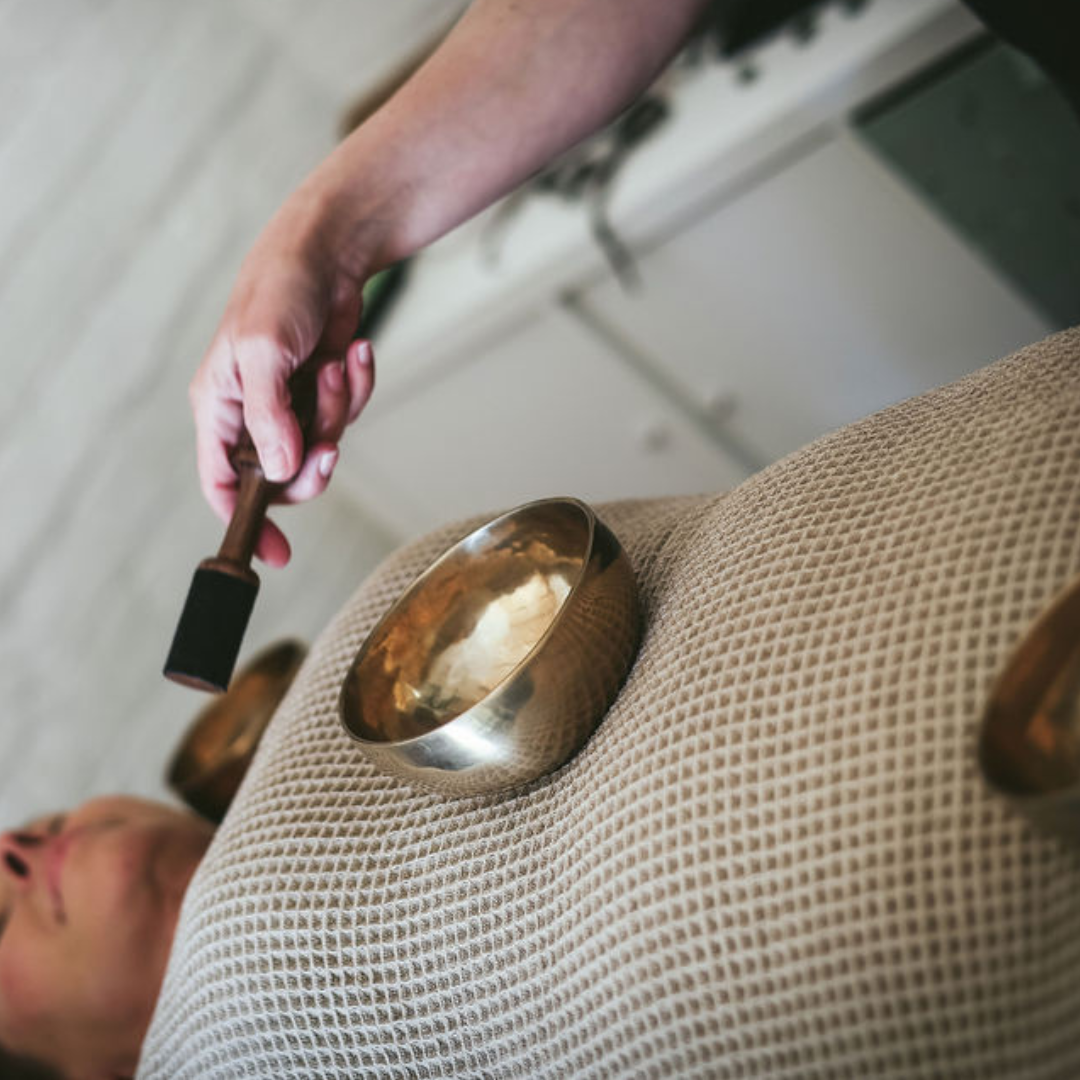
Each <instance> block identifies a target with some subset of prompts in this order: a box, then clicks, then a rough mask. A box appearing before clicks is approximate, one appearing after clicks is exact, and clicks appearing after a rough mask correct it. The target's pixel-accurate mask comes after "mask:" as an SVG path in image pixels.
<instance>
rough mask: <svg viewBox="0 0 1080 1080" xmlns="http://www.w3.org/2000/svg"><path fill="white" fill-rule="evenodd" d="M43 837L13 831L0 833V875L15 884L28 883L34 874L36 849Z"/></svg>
mask: <svg viewBox="0 0 1080 1080" xmlns="http://www.w3.org/2000/svg"><path fill="white" fill-rule="evenodd" d="M43 841H44V837H41V836H38V835H37V834H36V833H32V832H26V831H15V832H5V833H0V875H2V876H3V878H4V879H5V880H7V881H11V882H14V883H16V884H28V883H29V882H30V881H31V880H32V879H33V878H34V876H35V874H36V868H37V858H36V856H37V851H38V849H39V848H40V847H41V845H42V843H43Z"/></svg>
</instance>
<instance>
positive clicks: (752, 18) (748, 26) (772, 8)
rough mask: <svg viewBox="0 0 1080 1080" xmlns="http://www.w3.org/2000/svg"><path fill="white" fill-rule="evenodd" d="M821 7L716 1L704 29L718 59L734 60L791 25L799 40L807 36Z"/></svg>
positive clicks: (767, 0)
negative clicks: (744, 50)
mask: <svg viewBox="0 0 1080 1080" xmlns="http://www.w3.org/2000/svg"><path fill="white" fill-rule="evenodd" d="M822 6H823V4H822V0H716V2H715V3H713V4H712V6H711V7H710V8H709V11H708V14H707V15H706V21H705V28H706V32H707V33H709V34H711V35H712V36H713V38H714V40H715V42H716V47H717V49H718V50H719V52H720V55H721V56H734V55H736V53H739V52H742V50H743V49H747V48H749V47H750V46H751V45H755V44H756V43H757V42H759V41H761V40H762V39H763V38H766V37H768V36H769V35H770V34H774V33H776V31H778V30H780V29H782V28H784V27H786V26H787V25H788V24H789V23H792V22H795V23H796V29H797V30H798V32H799V34H800V36H809V35H810V33H811V32H812V27H813V23H812V21H810V19H809V17H810V16H812V15H813V9H814V8H820V7H822Z"/></svg>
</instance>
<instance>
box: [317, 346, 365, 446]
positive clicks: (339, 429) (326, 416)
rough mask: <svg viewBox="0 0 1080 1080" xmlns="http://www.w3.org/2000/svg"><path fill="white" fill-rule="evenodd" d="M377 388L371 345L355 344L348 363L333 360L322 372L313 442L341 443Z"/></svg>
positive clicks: (349, 354) (346, 359)
mask: <svg viewBox="0 0 1080 1080" xmlns="http://www.w3.org/2000/svg"><path fill="white" fill-rule="evenodd" d="M374 386H375V359H374V356H373V354H372V350H371V342H369V341H354V342H352V344H350V345H349V348H348V350H347V351H346V353H345V360H344V362H342V361H340V360H332V361H330V362H329V363H326V364H324V365H323V366H322V368H321V369H320V371H319V394H318V404H317V406H316V413H315V421H314V423H313V425H312V431H311V441H312V442H329V443H337V442H339V441H340V440H341V436H342V435H343V434H344V432H345V428H346V427H347V426H348V425H349V424H351V423H352V422H353V421H354V420H355V419H356V418H357V417H358V416H359V415H360V413H361V411H362V410H363V408H364V406H365V405H366V404H367V403H368V399H369V398H370V397H371V391H372V389H373V388H374Z"/></svg>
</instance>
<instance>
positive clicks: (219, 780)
mask: <svg viewBox="0 0 1080 1080" xmlns="http://www.w3.org/2000/svg"><path fill="white" fill-rule="evenodd" d="M306 653H307V650H306V648H305V647H304V646H303V645H302V644H300V642H298V641H282V642H279V643H278V644H276V645H272V646H271V647H270V648H268V649H266V650H265V651H263V652H261V653H259V655H258V656H256V657H255V658H254V659H253V660H252V661H251V662H250V663H249V664H247V665H246V666H245V667H244V668H243V669H242V670H241V671H240V672H239V673H238V674H237V676H236V678H235V679H234V680H233V684H232V686H231V687H230V689H229V692H228V693H227V694H224V695H222V696H221V697H219V698H215V699H214V701H213V702H211V703H210V704H209V705H207V706H206V708H205V709H203V710H202V712H200V713H199V714H198V716H196V718H195V720H194V722H193V723H192V725H191V727H190V728H189V729H188V732H187V734H186V735H185V736H184V739H183V741H182V742H181V743H180V745H179V746H178V747H177V749H176V753H175V754H174V755H173V759H172V761H171V763H170V764H169V769H168V772H167V774H166V777H167V782H168V785H169V787H170V788H171V789H172V790H173V791H175V792H176V794H177V795H179V796H180V798H181V799H183V800H184V802H185V803H187V805H188V806H190V807H191V808H192V810H194V811H195V812H196V813H199V814H201V815H202V816H203V817H205V818H208V819H209V820H210V821H213V822H215V823H219V822H220V821H221V819H222V818H223V817H224V816H225V811H226V810H228V808H229V804H230V803H231V802H232V798H233V795H234V794H235V793H236V789H237V788H238V787H239V786H240V781H241V780H242V779H243V778H244V774H245V773H246V772H247V769H248V766H249V765H250V764H251V759H252V758H253V757H254V756H255V750H256V748H257V747H258V745H259V740H260V739H261V738H262V734H263V732H264V731H265V730H266V725H267V724H268V723H269V722H270V718H271V717H272V716H273V715H274V711H275V710H276V709H277V707H278V704H279V703H280V701H281V699H282V698H283V697H284V696H285V691H286V690H288V689H289V687H290V686H291V685H292V681H293V678H294V677H295V676H296V673H297V671H298V670H299V669H300V664H301V663H302V662H303V659H304V656H305V655H306Z"/></svg>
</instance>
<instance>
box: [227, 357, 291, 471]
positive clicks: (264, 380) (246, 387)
mask: <svg viewBox="0 0 1080 1080" xmlns="http://www.w3.org/2000/svg"><path fill="white" fill-rule="evenodd" d="M233 348H234V351H235V354H236V367H237V369H238V371H239V377H240V383H241V391H242V393H243V411H244V425H245V426H246V427H247V429H248V433H249V434H250V435H251V441H252V442H253V443H254V444H255V451H256V453H257V454H258V455H259V463H260V464H261V465H262V468H263V472H264V473H265V474H266V478H267V479H268V480H270V481H272V482H273V483H276V484H280V483H285V482H286V481H288V480H290V479H291V478H292V477H293V476H295V475H296V474H297V472H298V471H299V469H300V466H301V464H302V461H303V447H304V440H303V436H302V435H301V432H300V425H299V423H297V420H296V416H295V415H294V414H293V411H292V405H291V398H290V395H289V388H288V379H289V376H290V375H291V374H292V372H293V370H294V368H295V366H296V365H295V362H294V361H293V359H292V358H291V357H289V356H286V355H285V353H284V351H283V349H282V348H281V346H280V345H279V344H278V343H277V342H275V341H273V340H272V339H270V338H249V339H245V340H244V341H238V342H236V343H235V344H234V346H233Z"/></svg>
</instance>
